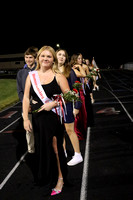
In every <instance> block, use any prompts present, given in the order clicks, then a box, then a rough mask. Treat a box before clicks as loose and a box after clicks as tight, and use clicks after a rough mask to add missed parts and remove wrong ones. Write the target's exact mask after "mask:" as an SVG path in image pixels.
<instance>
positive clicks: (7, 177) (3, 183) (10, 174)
mask: <svg viewBox="0 0 133 200" xmlns="http://www.w3.org/2000/svg"><path fill="white" fill-rule="evenodd" d="M27 153H28V152H26V153H25V154H24V155H23V156H21V158H20V160H19V161H18V162H17V163H16V164H15V166H14V167H13V168H12V170H11V171H10V172H9V174H8V175H7V176H6V178H5V179H4V180H3V181H2V183H1V184H0V190H1V189H2V188H3V187H4V185H5V184H6V182H7V181H8V180H9V178H10V177H11V176H12V174H13V173H14V172H15V170H16V169H17V168H18V166H19V165H20V163H21V162H22V160H23V159H24V158H25V156H26V154H27Z"/></svg>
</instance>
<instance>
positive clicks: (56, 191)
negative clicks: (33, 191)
mask: <svg viewBox="0 0 133 200" xmlns="http://www.w3.org/2000/svg"><path fill="white" fill-rule="evenodd" d="M58 179H61V180H63V178H58ZM63 184H64V183H63ZM62 188H63V185H62ZM62 188H61V190H57V189H56V188H54V189H52V192H51V196H54V195H56V194H60V193H61V192H62Z"/></svg>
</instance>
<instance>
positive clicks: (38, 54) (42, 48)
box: [36, 46, 57, 70]
mask: <svg viewBox="0 0 133 200" xmlns="http://www.w3.org/2000/svg"><path fill="white" fill-rule="evenodd" d="M45 50H48V51H50V52H51V54H52V55H53V66H52V69H53V67H54V65H55V66H56V65H57V57H56V53H55V50H54V49H53V48H52V47H51V46H43V47H41V49H39V51H38V53H37V57H36V61H37V67H36V70H38V69H40V63H39V56H40V54H41V53H42V52H43V51H45Z"/></svg>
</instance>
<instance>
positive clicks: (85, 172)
mask: <svg viewBox="0 0 133 200" xmlns="http://www.w3.org/2000/svg"><path fill="white" fill-rule="evenodd" d="M89 143H90V127H88V128H87V138H86V146H85V156H84V166H83V175H82V183H81V192H80V200H86V199H87V184H88V181H87V180H88V171H89V152H90V149H89V147H90V145H89Z"/></svg>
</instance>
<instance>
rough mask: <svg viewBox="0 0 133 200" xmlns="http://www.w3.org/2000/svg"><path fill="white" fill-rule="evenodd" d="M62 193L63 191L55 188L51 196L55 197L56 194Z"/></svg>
mask: <svg viewBox="0 0 133 200" xmlns="http://www.w3.org/2000/svg"><path fill="white" fill-rule="evenodd" d="M60 193H61V190H56V189H55V188H54V189H52V192H51V196H54V195H56V194H60Z"/></svg>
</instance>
